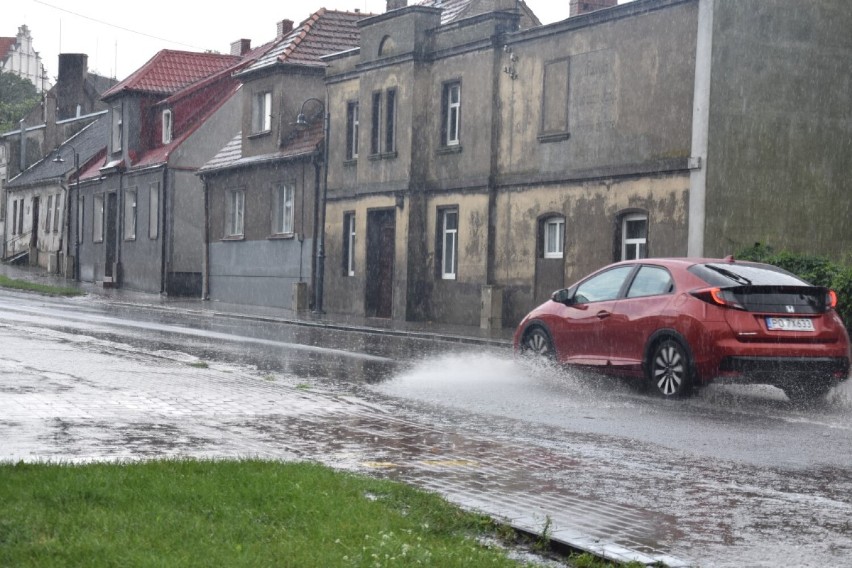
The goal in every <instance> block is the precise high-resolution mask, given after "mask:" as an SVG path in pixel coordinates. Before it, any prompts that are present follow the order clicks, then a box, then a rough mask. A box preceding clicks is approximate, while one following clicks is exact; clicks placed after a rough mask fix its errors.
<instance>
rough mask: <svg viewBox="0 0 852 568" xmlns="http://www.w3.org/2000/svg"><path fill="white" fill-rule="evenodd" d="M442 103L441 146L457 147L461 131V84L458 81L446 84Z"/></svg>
mask: <svg viewBox="0 0 852 568" xmlns="http://www.w3.org/2000/svg"><path fill="white" fill-rule="evenodd" d="M442 101H443V104H442V105H441V106H442V109H441V117H442V119H443V126H442V127H441V144H442V145H443V146H457V145H458V144H459V139H460V137H459V131H460V129H461V83H459V82H458V81H455V82H452V83H446V84H445V85H444V93H443V99H442Z"/></svg>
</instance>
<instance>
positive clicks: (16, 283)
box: [0, 274, 85, 296]
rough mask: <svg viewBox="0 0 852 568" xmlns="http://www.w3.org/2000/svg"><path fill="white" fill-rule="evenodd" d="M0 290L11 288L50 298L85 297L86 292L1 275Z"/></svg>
mask: <svg viewBox="0 0 852 568" xmlns="http://www.w3.org/2000/svg"><path fill="white" fill-rule="evenodd" d="M0 288H9V289H12V290H24V291H26V292H38V293H39V294H47V295H49V296H83V295H85V292H83V291H82V290H80V289H78V288H71V287H64V286H50V285H48V284H39V283H37V282H30V281H28V280H18V279H15V278H9V277H8V276H3V275H2V274H0Z"/></svg>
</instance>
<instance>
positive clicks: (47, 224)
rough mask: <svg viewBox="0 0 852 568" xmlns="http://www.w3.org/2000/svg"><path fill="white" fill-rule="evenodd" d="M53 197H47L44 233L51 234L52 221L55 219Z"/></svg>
mask: <svg viewBox="0 0 852 568" xmlns="http://www.w3.org/2000/svg"><path fill="white" fill-rule="evenodd" d="M52 215H53V196H52V195H48V196H47V216H46V217H45V219H44V231H45V232H46V233H49V232H50V227H51V226H52V222H51V220H52V219H53V217H52Z"/></svg>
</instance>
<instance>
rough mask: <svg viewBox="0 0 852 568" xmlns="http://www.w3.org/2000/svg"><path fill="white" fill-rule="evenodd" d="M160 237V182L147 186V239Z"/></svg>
mask: <svg viewBox="0 0 852 568" xmlns="http://www.w3.org/2000/svg"><path fill="white" fill-rule="evenodd" d="M159 235H160V182H158V181H155V182H153V183H151V185H149V186H148V238H149V239H156V238H157V237H158V236H159Z"/></svg>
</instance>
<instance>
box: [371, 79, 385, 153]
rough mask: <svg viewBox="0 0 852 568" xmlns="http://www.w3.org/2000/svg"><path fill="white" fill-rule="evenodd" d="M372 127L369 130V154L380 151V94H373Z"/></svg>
mask: <svg viewBox="0 0 852 568" xmlns="http://www.w3.org/2000/svg"><path fill="white" fill-rule="evenodd" d="M371 119H372V127H371V128H370V154H378V153H379V152H381V151H382V93H380V92H378V93H373V115H372V117H371Z"/></svg>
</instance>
